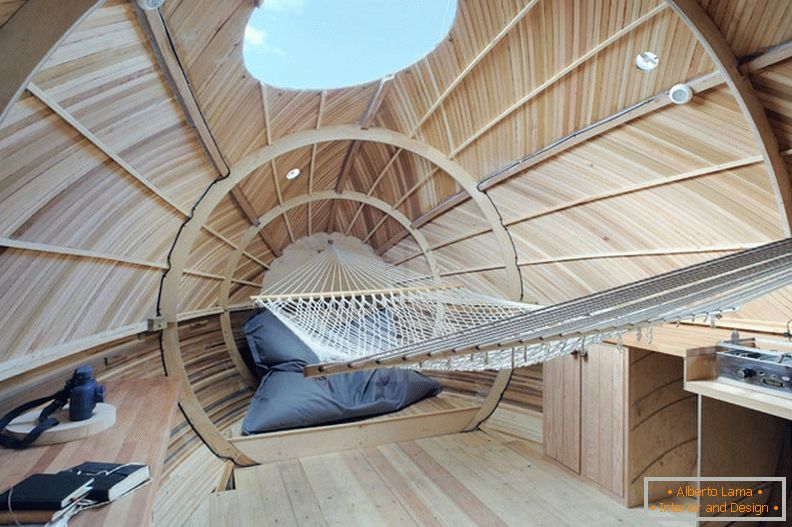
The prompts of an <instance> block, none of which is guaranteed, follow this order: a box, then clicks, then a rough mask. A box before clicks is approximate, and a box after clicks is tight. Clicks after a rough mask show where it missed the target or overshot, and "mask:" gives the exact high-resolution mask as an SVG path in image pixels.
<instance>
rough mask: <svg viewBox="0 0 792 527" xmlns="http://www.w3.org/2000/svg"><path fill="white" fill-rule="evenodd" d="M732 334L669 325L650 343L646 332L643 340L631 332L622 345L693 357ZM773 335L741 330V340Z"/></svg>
mask: <svg viewBox="0 0 792 527" xmlns="http://www.w3.org/2000/svg"><path fill="white" fill-rule="evenodd" d="M731 332H732V330H731V329H729V328H712V327H708V326H700V325H692V324H680V325H679V326H675V325H667V326H659V327H656V328H654V329H653V331H652V342H649V341H648V339H647V337H646V332H644V335H643V338H642V339H641V340H638V339H637V338H636V333H635V332H630V333H627V334H625V335H624V336H623V337H622V345H623V346H625V347H629V348H634V349H640V350H646V351H654V352H657V353H664V354H666V355H674V356H676V357H689V356H691V350H696V349H699V348H706V347H712V346H715V345H716V344H717V343H718V342H720V341H722V340H728V339H729V338H730V337H731ZM771 335H773V334H767V333H759V332H756V331H742V330H740V337H741V338H749V337H763V338H767V337H768V336H771ZM773 336H775V335H773ZM607 342H608V343H610V344H616V341H615V340H608V341H607Z"/></svg>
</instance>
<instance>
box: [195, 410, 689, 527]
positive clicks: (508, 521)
mask: <svg viewBox="0 0 792 527" xmlns="http://www.w3.org/2000/svg"><path fill="white" fill-rule="evenodd" d="M505 410H506V412H505V413H501V414H500V416H498V418H497V419H495V420H494V421H492V422H491V423H490V424H488V425H487V426H485V427H484V428H483V429H482V430H480V431H476V432H470V433H459V434H451V435H445V436H439V437H431V438H425V439H417V440H414V441H403V442H400V443H390V444H384V445H378V446H372V447H367V448H358V449H352V450H345V451H342V452H335V453H331V454H324V455H318V456H310V457H303V458H301V459H299V460H289V461H282V462H278V463H271V464H267V465H262V466H258V467H252V468H245V469H241V470H238V471H237V476H236V481H237V490H236V491H230V492H225V493H220V494H216V495H214V498H215V499H214V501H210V505H211V507H210V508H209V509H210V510H209V512H210V514H208V515H207V517H208V520H209V522H212V523H209V524H210V525H213V526H214V525H217V526H223V525H228V526H234V527H236V526H238V525H319V526H327V527H331V526H339V527H342V526H343V527H354V526H358V525H360V526H366V527H369V526H371V527H376V526H391V525H399V526H401V525H407V526H411V525H415V526H430V527H476V526H479V527H491V526H496V527H501V526H507V525H509V526H515V527H516V526H519V527H523V526H528V527H530V526H545V525H546V526H553V527H556V526H558V527H567V526H568V527H579V526H592V527H593V526H597V527H600V526H603V527H617V526H618V527H622V526H624V525H630V526H631V527H632V526H634V527H666V526H665V525H664V523H663V522H659V521H657V520H653V519H650V518H648V517H647V515H646V514H644V512H643V510H642V509H641V508H635V509H626V508H624V507H622V506H621V505H620V504H618V503H617V502H616V501H614V500H613V499H612V498H610V497H609V496H606V495H605V494H603V493H602V492H600V491H598V490H597V489H595V488H594V487H593V486H592V485H589V484H587V483H585V482H583V481H582V480H580V479H579V478H577V477H575V476H573V475H571V474H569V473H567V472H566V471H564V470H563V469H561V468H559V467H558V465H556V464H554V463H553V462H551V461H549V460H548V459H547V458H545V457H544V456H543V453H542V446H541V444H540V443H536V442H533V441H529V440H526V439H524V438H523V437H520V436H526V437H536V433H538V432H539V431H541V429H542V426H541V422H540V421H541V416H540V415H538V414H535V412H529V413H527V414H525V415H523V416H520V415H516V414H517V413H519V412H520V411H521V410H520V409H517V410H514V412H515V414H514V415H512V413H509V412H511V410H510V409H508V408H505ZM537 423H538V424H537ZM675 525H676V526H677V527H687V524H686V523H684V522H683V523H679V522H675ZM691 525H692V524H691ZM202 526H203V523H201V521H200V519H198V520H196V519H193V523H192V524H191V527H202Z"/></svg>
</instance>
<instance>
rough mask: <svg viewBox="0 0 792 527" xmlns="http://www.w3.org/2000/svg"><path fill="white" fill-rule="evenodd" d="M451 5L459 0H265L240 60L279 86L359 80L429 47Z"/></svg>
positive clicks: (446, 22) (443, 31)
mask: <svg viewBox="0 0 792 527" xmlns="http://www.w3.org/2000/svg"><path fill="white" fill-rule="evenodd" d="M456 10H457V0H343V1H341V2H331V1H328V0H264V3H263V4H262V6H261V7H260V8H258V9H256V10H255V11H254V12H253V15H252V16H251V17H250V20H249V21H248V26H247V28H246V29H245V41H244V47H243V55H244V59H245V65H246V66H247V69H248V71H250V73H251V74H252V75H253V76H254V77H256V78H257V79H259V80H260V81H262V82H264V83H266V84H269V85H271V86H277V87H280V88H296V89H331V88H341V87H346V86H354V85H357V84H363V83H366V82H370V81H374V80H377V79H381V78H383V77H385V76H386V75H389V74H392V73H396V72H397V71H399V70H402V69H404V68H406V67H407V66H410V65H411V64H414V63H415V62H417V61H418V60H420V59H421V58H423V57H424V56H425V55H427V54H428V53H429V52H430V51H432V50H433V49H434V48H435V47H436V46H437V44H438V43H440V41H441V40H443V39H444V38H445V37H446V35H447V34H448V31H449V29H451V25H452V23H453V21H454V16H455V15H456Z"/></svg>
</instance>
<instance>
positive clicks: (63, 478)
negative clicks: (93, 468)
mask: <svg viewBox="0 0 792 527" xmlns="http://www.w3.org/2000/svg"><path fill="white" fill-rule="evenodd" d="M93 480H94V478H93V477H92V476H88V475H79V474H73V473H70V472H59V473H58V474H33V475H32V476H30V477H28V478H27V479H25V480H23V481H20V482H19V483H17V484H16V485H14V486H13V487H11V488H10V489H8V490H6V491H5V492H3V493H2V494H0V511H7V510H8V505H9V494H10V503H11V510H15V511H59V510H61V509H63V508H64V507H67V506H68V505H69V504H71V503H72V502H73V501H74V500H77V499H79V498H81V497H83V496H84V495H85V494H87V493H88V490H89V488H90V485H91V483H92V482H93Z"/></svg>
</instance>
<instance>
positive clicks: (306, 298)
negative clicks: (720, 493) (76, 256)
mask: <svg viewBox="0 0 792 527" xmlns="http://www.w3.org/2000/svg"><path fill="white" fill-rule="evenodd" d="M789 284H792V238H788V239H785V240H781V241H779V242H775V243H771V244H768V245H764V246H761V247H757V248H754V249H750V250H747V251H742V252H739V253H735V254H732V255H729V256H724V257H721V258H717V259H715V260H711V261H708V262H704V263H701V264H696V265H693V266H690V267H685V268H682V269H678V270H676V271H671V272H668V273H664V274H661V275H658V276H655V277H652V278H647V279H644V280H640V281H637V282H633V283H631V284H627V285H624V286H619V287H616V288H613V289H609V290H606V291H603V292H600V293H595V294H592V295H587V296H584V297H581V298H578V299H575V300H570V301H568V302H564V303H561V304H556V305H552V306H546V307H541V306H536V305H531V304H523V303H519V302H510V301H506V300H502V299H499V298H495V297H490V296H486V295H481V294H478V293H475V292H473V291H470V290H467V289H465V288H462V287H450V286H449V285H447V284H442V283H440V281H438V280H436V279H433V278H431V277H428V276H426V275H422V274H420V273H416V272H413V271H409V270H406V269H402V268H396V267H395V266H392V265H389V264H387V263H386V262H383V261H382V260H380V259H378V258H377V257H376V256H374V255H373V254H371V255H366V254H353V253H349V252H346V251H344V250H342V249H338V248H336V247H334V246H333V245H329V246H328V249H326V250H323V251H321V252H318V253H317V254H316V255H315V256H313V257H311V258H309V259H308V261H306V262H305V263H304V264H303V265H302V266H300V267H299V268H297V269H295V270H294V271H293V272H291V273H289V274H288V275H287V276H285V277H284V278H283V279H281V280H278V281H277V282H275V283H273V284H271V285H269V286H268V287H266V288H265V289H264V290H263V291H262V294H261V295H259V296H257V297H252V298H253V299H254V301H255V303H256V305H257V306H259V307H266V308H267V309H269V310H270V311H271V312H272V313H274V314H275V315H276V316H277V317H278V318H279V319H280V320H281V321H283V322H284V323H285V324H286V325H287V326H288V327H289V328H290V329H292V330H293V331H294V332H295V333H296V334H297V335H298V336H299V337H300V338H301V339H303V340H304V341H305V342H306V343H307V344H309V345H310V346H311V347H312V348H313V349H314V351H315V352H316V353H317V355H318V356H319V357H320V360H321V361H323V362H322V364H317V365H309V366H307V367H306V368H305V373H306V375H309V376H312V375H328V374H332V373H341V372H347V371H352V370H361V369H371V368H380V367H393V366H407V367H414V368H421V369H433V370H463V371H475V370H485V369H494V370H497V369H505V368H515V367H521V366H528V365H531V364H536V363H539V362H544V361H547V360H549V359H552V358H554V357H557V356H560V355H563V354H565V353H571V352H572V351H575V350H580V349H583V348H585V347H586V346H587V345H589V344H593V343H597V342H600V341H602V340H605V339H616V340H617V341H619V342H620V340H621V335H622V334H623V333H624V332H626V331H630V330H637V331H639V332H641V331H647V332H648V333H649V335H648V338H651V329H652V327H653V326H654V325H659V324H663V323H668V322H680V321H683V320H696V319H697V318H704V319H705V320H707V319H709V320H714V318H715V317H719V316H720V314H721V313H723V312H726V311H734V310H736V309H737V308H738V307H739V306H741V305H742V304H744V303H745V302H748V301H750V300H753V299H756V298H759V297H761V296H763V295H765V294H767V293H770V292H772V291H775V290H777V289H779V288H781V287H784V286H786V285H789ZM639 335H640V333H639Z"/></svg>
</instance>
